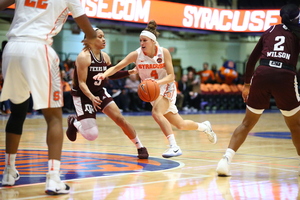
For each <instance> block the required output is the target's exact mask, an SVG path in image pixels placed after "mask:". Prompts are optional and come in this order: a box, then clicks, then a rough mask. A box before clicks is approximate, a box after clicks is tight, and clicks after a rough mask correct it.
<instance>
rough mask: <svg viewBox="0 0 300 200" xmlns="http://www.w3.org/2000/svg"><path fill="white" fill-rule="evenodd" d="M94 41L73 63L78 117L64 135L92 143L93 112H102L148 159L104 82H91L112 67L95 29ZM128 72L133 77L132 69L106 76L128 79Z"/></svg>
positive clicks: (71, 120)
mask: <svg viewBox="0 0 300 200" xmlns="http://www.w3.org/2000/svg"><path fill="white" fill-rule="evenodd" d="M96 32H97V40H99V41H100V42H101V46H96V45H90V48H89V49H86V48H85V49H84V50H82V51H81V52H80V53H79V55H78V57H77V59H76V61H75V65H76V68H75V71H74V79H73V88H72V91H71V94H72V96H73V102H74V106H75V110H76V114H77V116H74V115H71V116H69V117H68V129H67V136H68V138H69V139H70V140H71V141H75V140H76V137H77V132H79V133H81V135H82V136H83V137H84V138H86V139H87V140H90V141H92V140H95V139H96V138H97V137H98V126H97V124H96V113H97V111H102V112H103V113H104V114H106V115H107V116H108V117H109V118H111V119H112V120H113V121H114V122H115V123H116V124H117V125H118V126H119V127H120V128H121V129H122V130H123V132H124V133H125V134H126V135H127V137H128V138H129V139H130V140H131V141H132V142H133V143H134V144H135V146H136V148H137V151H138V158H140V159H147V158H148V156H149V155H148V152H147V149H146V148H145V147H144V146H143V145H142V143H141V141H140V140H139V138H138V136H137V134H136V132H135V130H134V128H133V127H132V125H131V124H129V123H128V122H127V121H126V120H125V118H124V116H123V115H122V114H121V111H120V109H119V108H118V106H117V104H116V103H115V102H114V100H113V98H112V97H111V96H110V95H109V93H108V92H107V91H106V88H105V87H104V86H105V84H106V82H107V80H103V81H101V80H94V79H93V76H95V75H96V74H98V73H104V72H105V71H106V70H107V69H108V68H110V67H111V60H110V57H109V56H108V54H107V53H105V52H102V51H101V49H104V48H105V37H104V33H103V31H102V30H100V29H96ZM130 73H134V74H136V72H135V70H128V71H119V72H118V73H116V74H115V75H113V76H111V77H109V78H111V79H118V78H123V77H127V76H129V74H130Z"/></svg>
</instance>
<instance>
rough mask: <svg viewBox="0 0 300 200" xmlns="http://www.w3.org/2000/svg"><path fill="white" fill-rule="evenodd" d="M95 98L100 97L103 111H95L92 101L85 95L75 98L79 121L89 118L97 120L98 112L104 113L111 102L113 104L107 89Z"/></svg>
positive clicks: (96, 94) (98, 93)
mask: <svg viewBox="0 0 300 200" xmlns="http://www.w3.org/2000/svg"><path fill="white" fill-rule="evenodd" d="M94 96H98V97H99V98H100V100H101V101H102V103H101V104H100V107H101V109H98V110H96V111H95V110H94V107H93V103H92V101H91V100H90V99H89V98H87V97H86V96H85V95H83V94H82V95H79V96H73V101H74V106H75V110H76V114H77V119H78V120H82V119H87V118H95V119H96V114H97V112H102V110H103V109H104V108H105V107H106V106H107V105H108V104H110V103H111V102H113V101H114V100H113V98H112V97H111V96H110V94H109V93H108V92H107V91H106V89H103V90H100V91H99V92H97V93H95V94H94Z"/></svg>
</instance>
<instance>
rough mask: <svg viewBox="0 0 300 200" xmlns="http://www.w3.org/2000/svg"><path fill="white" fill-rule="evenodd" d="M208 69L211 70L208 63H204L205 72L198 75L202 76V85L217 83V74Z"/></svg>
mask: <svg viewBox="0 0 300 200" xmlns="http://www.w3.org/2000/svg"><path fill="white" fill-rule="evenodd" d="M208 68H209V66H208V63H207V62H204V63H203V70H202V71H199V72H197V73H196V74H198V75H199V76H200V80H201V83H215V82H216V78H215V73H214V72H213V71H212V70H210V69H208Z"/></svg>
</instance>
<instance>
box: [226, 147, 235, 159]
mask: <svg viewBox="0 0 300 200" xmlns="http://www.w3.org/2000/svg"><path fill="white" fill-rule="evenodd" d="M234 155H235V151H234V150H232V149H230V148H227V149H226V152H225V154H224V156H226V157H227V158H228V163H231V161H232V158H233V156H234Z"/></svg>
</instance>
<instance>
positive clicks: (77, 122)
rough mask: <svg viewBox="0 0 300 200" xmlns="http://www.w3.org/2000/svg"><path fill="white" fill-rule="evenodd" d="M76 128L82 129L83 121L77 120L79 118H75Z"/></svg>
mask: <svg viewBox="0 0 300 200" xmlns="http://www.w3.org/2000/svg"><path fill="white" fill-rule="evenodd" d="M73 124H74V126H75V128H76V129H77V131H78V130H79V129H80V127H81V122H80V121H77V119H75V120H74V122H73Z"/></svg>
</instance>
